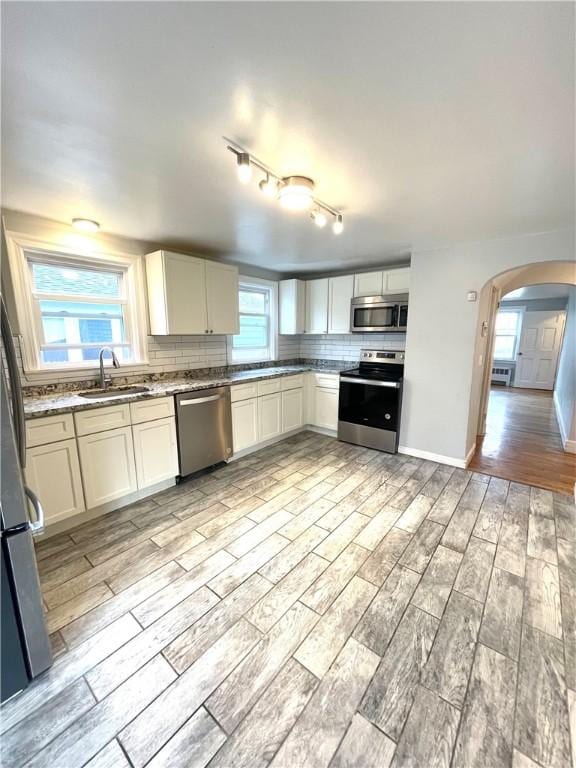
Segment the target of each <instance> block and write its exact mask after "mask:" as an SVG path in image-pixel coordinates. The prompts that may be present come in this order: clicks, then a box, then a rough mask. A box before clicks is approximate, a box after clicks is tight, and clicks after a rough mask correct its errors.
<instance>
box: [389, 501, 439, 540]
mask: <svg viewBox="0 0 576 768" xmlns="http://www.w3.org/2000/svg"><path fill="white" fill-rule="evenodd" d="M432 504H433V502H432V499H430V498H429V497H428V496H423V495H420V496H416V498H415V499H414V500H413V501H412V502H410V504H409V505H408V507H407V508H406V510H405V511H404V512H403V513H402V515H401V516H400V517H399V518H398V520H397V521H396V528H401V529H402V530H403V531H408V533H415V532H416V531H417V530H418V528H419V527H420V524H421V523H422V521H423V520H425V519H426V516H427V515H428V513H429V512H430V510H431V508H432Z"/></svg>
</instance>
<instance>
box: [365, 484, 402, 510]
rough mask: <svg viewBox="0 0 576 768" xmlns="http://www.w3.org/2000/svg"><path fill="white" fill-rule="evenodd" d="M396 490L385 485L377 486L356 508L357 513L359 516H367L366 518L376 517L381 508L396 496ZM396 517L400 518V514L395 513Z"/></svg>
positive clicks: (391, 486)
mask: <svg viewBox="0 0 576 768" xmlns="http://www.w3.org/2000/svg"><path fill="white" fill-rule="evenodd" d="M363 491H364V489H362V494H361V495H364V494H363ZM397 491H398V489H397V488H396V487H395V486H393V485H386V483H384V484H383V485H380V486H377V487H376V488H375V489H374V491H373V492H372V493H370V494H369V495H368V497H367V498H365V499H364V500H363V501H362V503H361V504H360V505H359V506H358V507H357V508H356V511H357V512H360V514H361V515H367V516H368V517H374V516H375V515H377V514H378V513H379V512H380V511H381V510H382V508H383V507H384V506H385V505H386V504H387V503H388V501H390V499H391V498H392V496H394V494H396V493H397ZM396 517H400V513H399V512H397V513H396Z"/></svg>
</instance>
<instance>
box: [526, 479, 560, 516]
mask: <svg viewBox="0 0 576 768" xmlns="http://www.w3.org/2000/svg"><path fill="white" fill-rule="evenodd" d="M530 512H531V513H532V514H533V515H539V516H541V517H547V518H549V519H550V520H553V519H554V497H553V495H552V491H546V490H544V489H543V488H534V487H532V488H530Z"/></svg>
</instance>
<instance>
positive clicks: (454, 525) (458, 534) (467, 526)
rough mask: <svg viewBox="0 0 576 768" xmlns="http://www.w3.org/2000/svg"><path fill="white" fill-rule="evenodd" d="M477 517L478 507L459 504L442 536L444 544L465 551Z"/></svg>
mask: <svg viewBox="0 0 576 768" xmlns="http://www.w3.org/2000/svg"><path fill="white" fill-rule="evenodd" d="M478 485H482V486H483V483H478ZM477 517H478V511H477V510H476V509H471V508H470V507H465V506H462V504H458V506H457V507H456V509H455V511H454V514H453V515H452V517H451V518H450V522H449V523H448V525H447V526H446V531H445V533H444V535H443V536H442V544H443V545H444V546H445V547H449V548H450V549H455V550H456V551H457V552H462V553H464V552H465V551H466V547H467V546H468V540H469V539H470V536H471V534H472V530H473V529H474V525H475V523H476V518H477Z"/></svg>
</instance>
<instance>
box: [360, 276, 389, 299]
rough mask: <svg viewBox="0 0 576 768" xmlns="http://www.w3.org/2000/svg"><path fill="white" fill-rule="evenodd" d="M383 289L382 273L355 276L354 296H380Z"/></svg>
mask: <svg viewBox="0 0 576 768" xmlns="http://www.w3.org/2000/svg"><path fill="white" fill-rule="evenodd" d="M382 289H383V283H382V272H362V273H360V274H359V275H354V296H380V295H381V294H382Z"/></svg>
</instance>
